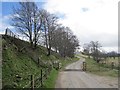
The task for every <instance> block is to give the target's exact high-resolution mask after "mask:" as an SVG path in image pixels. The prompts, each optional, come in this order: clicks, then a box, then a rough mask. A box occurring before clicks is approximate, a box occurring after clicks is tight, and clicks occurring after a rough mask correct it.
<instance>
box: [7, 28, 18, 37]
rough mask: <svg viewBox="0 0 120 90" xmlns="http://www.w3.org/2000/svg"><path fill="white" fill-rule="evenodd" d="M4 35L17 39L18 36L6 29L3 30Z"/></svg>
mask: <svg viewBox="0 0 120 90" xmlns="http://www.w3.org/2000/svg"><path fill="white" fill-rule="evenodd" d="M5 35H8V36H11V37H14V38H19V35H17V34H15V33H13V32H12V31H11V30H10V29H9V28H7V29H6V30H5Z"/></svg>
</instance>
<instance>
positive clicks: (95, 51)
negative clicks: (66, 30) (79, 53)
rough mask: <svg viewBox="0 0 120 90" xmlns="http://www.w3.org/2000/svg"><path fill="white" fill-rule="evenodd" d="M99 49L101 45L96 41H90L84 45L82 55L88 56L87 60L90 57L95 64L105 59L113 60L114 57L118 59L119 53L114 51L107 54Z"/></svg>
mask: <svg viewBox="0 0 120 90" xmlns="http://www.w3.org/2000/svg"><path fill="white" fill-rule="evenodd" d="M101 47H102V45H101V44H100V43H99V42H98V41H91V42H90V43H86V44H84V47H83V48H84V50H83V54H86V55H88V57H89V58H90V56H92V57H93V59H94V60H95V61H96V62H97V63H99V62H100V60H102V59H106V58H107V57H113V58H114V59H115V57H120V54H119V53H117V52H115V51H111V52H108V53H107V52H105V51H104V50H102V49H101Z"/></svg>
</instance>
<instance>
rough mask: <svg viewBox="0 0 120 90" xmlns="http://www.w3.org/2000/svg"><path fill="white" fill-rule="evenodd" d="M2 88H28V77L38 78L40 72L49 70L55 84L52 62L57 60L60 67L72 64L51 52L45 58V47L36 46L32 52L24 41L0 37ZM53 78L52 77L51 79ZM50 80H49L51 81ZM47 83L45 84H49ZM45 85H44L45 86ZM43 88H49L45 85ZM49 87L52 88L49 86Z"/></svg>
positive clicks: (36, 85)
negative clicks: (0, 47)
mask: <svg viewBox="0 0 120 90" xmlns="http://www.w3.org/2000/svg"><path fill="white" fill-rule="evenodd" d="M2 58H3V61H2V65H3V66H2V86H3V88H30V85H31V82H30V80H31V79H30V78H31V76H30V75H34V78H35V79H36V78H37V77H40V75H41V73H40V70H41V69H43V71H44V70H45V68H50V67H51V70H50V72H51V71H52V73H53V74H54V72H55V75H52V74H50V75H51V76H50V77H51V78H52V79H53V82H52V81H49V78H48V82H49V83H51V82H52V83H53V84H54V82H55V78H56V77H57V73H56V72H58V71H57V70H56V69H54V68H53V67H52V66H53V62H54V61H56V60H59V61H60V62H61V63H62V66H64V65H65V64H68V63H70V62H73V61H72V60H71V59H70V58H67V60H66V59H64V58H61V57H60V56H59V54H57V53H55V52H53V51H52V55H51V56H49V57H48V56H47V50H46V48H45V47H42V46H38V47H37V49H35V50H33V49H31V48H30V44H29V43H28V42H26V41H23V40H20V39H16V38H13V37H10V36H5V35H3V36H2ZM75 60H77V59H76V58H75ZM52 76H54V77H52ZM51 78H50V80H52V79H51ZM48 82H47V84H49V83H48ZM45 85H46V84H45ZM35 87H40V84H39V83H37V84H35ZM44 87H49V85H46V86H44ZM51 87H54V85H53V86H51Z"/></svg>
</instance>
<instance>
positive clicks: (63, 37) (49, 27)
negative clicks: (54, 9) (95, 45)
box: [12, 2, 79, 57]
mask: <svg viewBox="0 0 120 90" xmlns="http://www.w3.org/2000/svg"><path fill="white" fill-rule="evenodd" d="M19 5H20V7H18V8H13V11H14V14H13V18H12V25H13V26H14V27H15V28H16V30H17V32H19V33H21V34H23V35H25V36H26V37H27V38H28V39H29V42H30V45H31V48H33V49H36V48H37V45H38V43H39V41H40V40H39V39H40V38H41V37H42V38H44V42H45V46H46V48H47V51H48V54H47V55H48V56H49V55H51V50H52V49H53V50H55V51H56V53H59V54H60V55H61V56H63V57H66V56H68V57H73V56H74V52H75V50H76V48H77V47H78V46H79V41H78V39H77V37H76V36H75V35H74V34H73V32H72V31H71V29H70V28H69V27H65V26H63V25H62V24H59V23H58V20H59V18H58V17H57V16H56V15H55V14H51V13H49V12H48V11H46V10H45V9H41V8H38V6H37V5H36V3H35V2H19ZM41 34H42V36H41Z"/></svg>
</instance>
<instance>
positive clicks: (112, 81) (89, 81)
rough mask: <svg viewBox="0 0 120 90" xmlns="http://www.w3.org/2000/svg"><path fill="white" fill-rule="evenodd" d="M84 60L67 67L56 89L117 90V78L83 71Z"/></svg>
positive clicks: (61, 73)
mask: <svg viewBox="0 0 120 90" xmlns="http://www.w3.org/2000/svg"><path fill="white" fill-rule="evenodd" d="M83 61H84V58H81V60H79V61H77V62H75V63H72V64H70V65H68V66H67V67H65V70H64V71H61V72H60V73H59V75H58V79H57V81H56V85H55V88H117V87H118V84H117V83H118V81H117V78H111V77H104V76H97V75H94V74H90V73H86V72H84V71H82V66H81V65H82V63H83Z"/></svg>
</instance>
